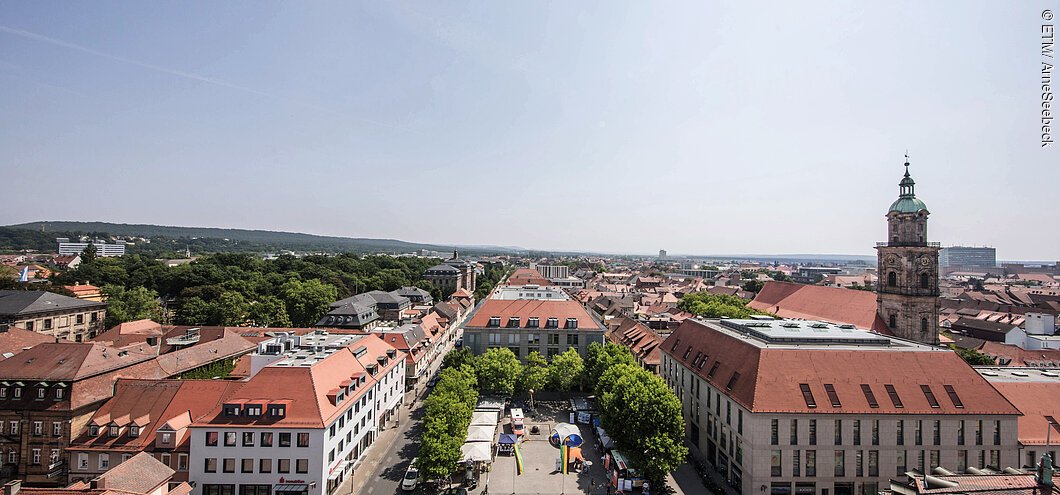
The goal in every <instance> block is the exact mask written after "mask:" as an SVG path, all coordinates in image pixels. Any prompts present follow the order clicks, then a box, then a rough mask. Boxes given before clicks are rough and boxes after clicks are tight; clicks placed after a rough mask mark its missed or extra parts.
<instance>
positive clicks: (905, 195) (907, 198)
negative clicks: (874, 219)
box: [887, 156, 927, 213]
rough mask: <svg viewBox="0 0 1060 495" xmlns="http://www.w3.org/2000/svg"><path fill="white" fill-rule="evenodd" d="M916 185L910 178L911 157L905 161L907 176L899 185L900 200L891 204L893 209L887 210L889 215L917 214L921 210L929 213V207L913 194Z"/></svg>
mask: <svg viewBox="0 0 1060 495" xmlns="http://www.w3.org/2000/svg"><path fill="white" fill-rule="evenodd" d="M915 185H916V183H915V182H913V178H912V177H910V176H909V157H908V156H907V157H906V161H905V176H904V177H902V181H901V182H899V183H898V192H899V194H898V199H897V200H895V201H894V203H891V208H890V209H889V210H887V212H888V213H891V212H894V213H916V212H918V211H920V210H924V211H927V205H926V204H924V202H923V201H920V200H919V199H917V198H916V194H914V193H913V186H915Z"/></svg>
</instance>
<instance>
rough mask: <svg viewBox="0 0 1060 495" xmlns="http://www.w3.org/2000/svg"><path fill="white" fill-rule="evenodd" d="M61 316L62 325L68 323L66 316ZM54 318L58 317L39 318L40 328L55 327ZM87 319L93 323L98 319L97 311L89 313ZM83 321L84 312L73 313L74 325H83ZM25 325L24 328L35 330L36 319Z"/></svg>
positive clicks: (49, 328) (48, 328)
mask: <svg viewBox="0 0 1060 495" xmlns="http://www.w3.org/2000/svg"><path fill="white" fill-rule="evenodd" d="M62 318H63V319H64V321H63V323H62V325H66V324H68V323H67V320H66V317H65V316H64V317H62ZM56 320H58V318H44V319H43V320H40V321H41V329H42V330H51V329H52V328H54V327H55V325H56ZM89 321H90V322H92V323H95V322H97V321H99V312H98V311H97V312H94V313H89ZM84 323H85V314H84V313H81V314H77V315H74V323H73V324H74V325H83V324H84ZM25 326H26V330H29V331H31V332H32V331H34V330H35V328H34V327H35V326H36V321H34V320H30V321H27V322H26V323H25Z"/></svg>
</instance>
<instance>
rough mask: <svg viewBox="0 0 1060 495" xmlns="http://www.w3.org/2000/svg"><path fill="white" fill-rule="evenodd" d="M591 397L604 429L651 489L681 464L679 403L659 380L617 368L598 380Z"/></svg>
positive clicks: (629, 367) (626, 366) (634, 369)
mask: <svg viewBox="0 0 1060 495" xmlns="http://www.w3.org/2000/svg"><path fill="white" fill-rule="evenodd" d="M596 394H597V400H598V405H599V406H600V417H601V421H602V423H603V425H604V428H606V429H607V431H608V433H609V434H610V436H611V438H613V439H614V440H615V443H616V444H617V446H618V448H619V449H621V450H622V451H623V452H625V453H627V454H628V455H629V456H630V458H631V460H632V461H633V464H634V465H636V466H638V467H639V468H641V470H642V472H643V473H644V475H645V477H646V478H648V479H649V480H651V481H652V482H653V483H652V484H657V483H658V482H660V481H661V480H662V479H663V477H665V476H666V473H669V472H670V471H673V470H674V469H676V468H677V467H678V466H680V465H681V464H682V463H683V462H685V456H686V455H687V454H688V449H687V448H686V447H685V446H684V420H683V419H682V417H681V402H680V400H678V398H677V396H676V395H674V393H673V391H671V390H670V388H669V387H667V386H666V383H664V382H663V381H662V379H661V378H659V377H658V376H656V375H653V374H652V373H649V372H647V371H645V370H644V369H643V368H640V367H639V366H635V365H631V364H620V365H616V366H613V367H611V368H610V369H608V370H607V371H606V372H605V373H604V374H603V375H602V376H601V377H600V381H599V382H598V383H597V388H596ZM656 486H658V485H656Z"/></svg>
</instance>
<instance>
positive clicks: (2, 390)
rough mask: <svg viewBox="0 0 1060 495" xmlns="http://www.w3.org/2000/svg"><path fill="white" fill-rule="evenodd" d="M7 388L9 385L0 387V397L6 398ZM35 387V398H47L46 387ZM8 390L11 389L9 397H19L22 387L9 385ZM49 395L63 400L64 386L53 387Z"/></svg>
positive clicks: (64, 395)
mask: <svg viewBox="0 0 1060 495" xmlns="http://www.w3.org/2000/svg"><path fill="white" fill-rule="evenodd" d="M8 388H9V387H0V399H7V398H8ZM36 389H37V400H44V399H47V398H48V387H36ZM10 390H11V392H10V398H11V399H21V398H22V387H10ZM51 395H52V398H53V399H55V400H63V399H64V398H66V388H65V387H55V392H54V393H53V394H51Z"/></svg>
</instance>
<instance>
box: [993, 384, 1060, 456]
mask: <svg viewBox="0 0 1060 495" xmlns="http://www.w3.org/2000/svg"><path fill="white" fill-rule="evenodd" d="M991 384H992V385H993V386H994V388H996V389H997V390H998V391H999V392H1001V395H1004V396H1005V398H1006V399H1008V401H1009V402H1011V403H1012V404H1014V405H1015V406H1016V407H1017V408H1018V409H1019V410H1020V412H1022V413H1023V416H1020V418H1019V420H1018V423H1019V424H1018V428H1017V430H1018V431H1019V441H1020V443H1022V444H1023V445H1045V439H1046V436H1045V434H1046V432H1047V431H1048V430H1049V428H1050V425H1049V421H1048V420H1046V419H1045V417H1046V416H1053V418H1054V420H1056V421H1060V383H1057V382H1015V381H1012V382H1009V381H995V382H992V383H991ZM1052 428H1053V431H1052V437H1051V441H1052V442H1054V443H1055V442H1056V439H1058V438H1060V428H1056V427H1052Z"/></svg>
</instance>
